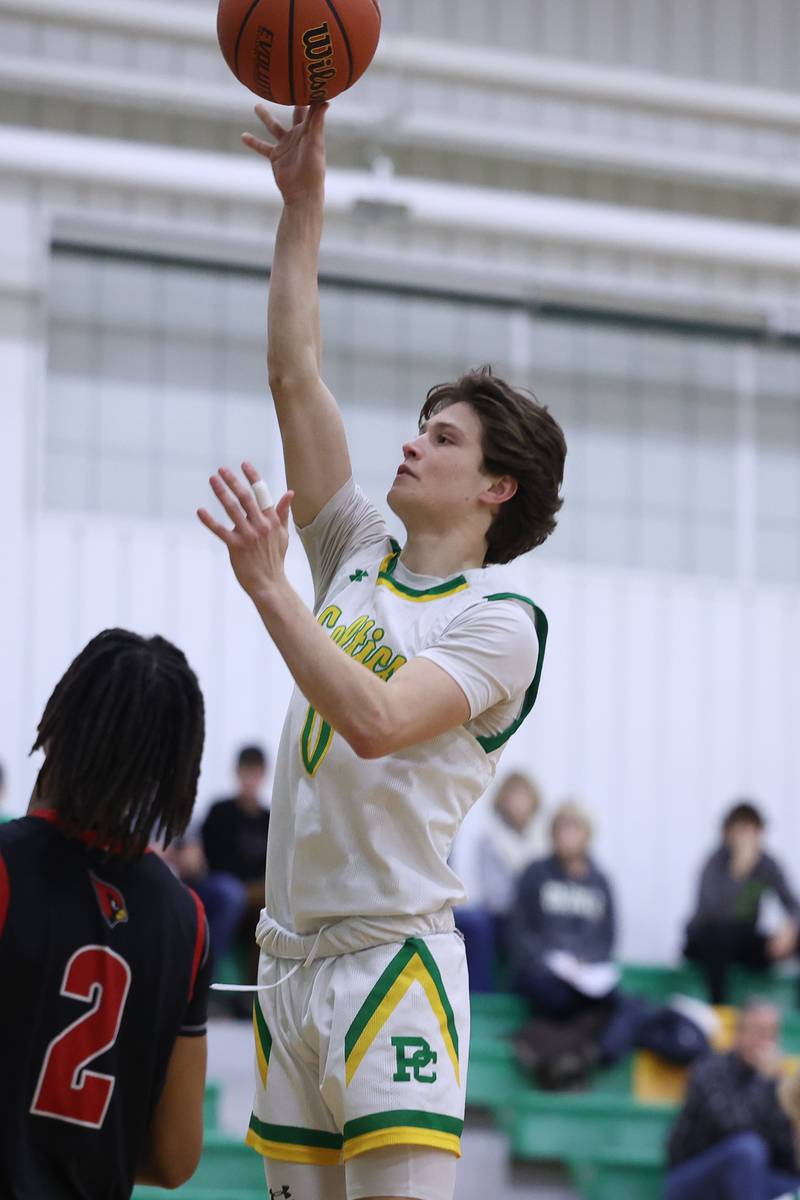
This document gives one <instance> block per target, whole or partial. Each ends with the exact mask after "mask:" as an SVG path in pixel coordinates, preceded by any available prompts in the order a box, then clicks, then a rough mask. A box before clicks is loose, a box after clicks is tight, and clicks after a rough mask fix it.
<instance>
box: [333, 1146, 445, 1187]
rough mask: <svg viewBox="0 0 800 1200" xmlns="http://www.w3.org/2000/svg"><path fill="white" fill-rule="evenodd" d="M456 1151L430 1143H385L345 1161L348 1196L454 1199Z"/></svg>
mask: <svg viewBox="0 0 800 1200" xmlns="http://www.w3.org/2000/svg"><path fill="white" fill-rule="evenodd" d="M457 1162H458V1159H457V1158H456V1156H455V1154H449V1153H448V1152H447V1151H446V1150H433V1149H429V1148H428V1147H427V1146H382V1147H381V1149H379V1150H369V1151H368V1152H367V1153H366V1154H359V1155H358V1156H357V1157H356V1158H351V1159H350V1161H349V1162H348V1163H346V1165H345V1173H346V1177H347V1200H371V1198H372V1197H373V1196H393V1197H394V1196H398V1197H400V1196H403V1197H410V1198H412V1200H453V1193H454V1192H455V1187H456V1164H457Z"/></svg>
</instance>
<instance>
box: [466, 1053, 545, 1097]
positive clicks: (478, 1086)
mask: <svg viewBox="0 0 800 1200" xmlns="http://www.w3.org/2000/svg"><path fill="white" fill-rule="evenodd" d="M525 1087H530V1080H529V1078H528V1076H527V1073H526V1072H525V1071H523V1070H522V1068H521V1067H520V1066H518V1065H517V1060H516V1056H515V1054H514V1047H513V1046H512V1045H511V1043H510V1042H508V1041H504V1040H503V1039H502V1038H492V1037H488V1038H487V1037H473V1038H472V1039H471V1041H470V1049H469V1071H468V1072H467V1104H470V1105H472V1106H473V1107H478V1108H493V1107H494V1106H495V1105H497V1104H498V1103H499V1102H502V1101H505V1102H507V1101H508V1098H509V1096H512V1095H514V1094H516V1092H518V1091H520V1090H522V1089H523V1088H525Z"/></svg>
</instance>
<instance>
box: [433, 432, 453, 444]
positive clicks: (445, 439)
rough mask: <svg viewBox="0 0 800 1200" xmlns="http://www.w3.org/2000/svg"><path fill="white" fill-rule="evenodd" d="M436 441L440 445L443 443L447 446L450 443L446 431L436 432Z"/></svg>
mask: <svg viewBox="0 0 800 1200" xmlns="http://www.w3.org/2000/svg"><path fill="white" fill-rule="evenodd" d="M436 441H437V442H438V443H439V445H440V446H443V445H445V446H449V445H450V438H449V437H448V436H447V434H446V433H437V435H436Z"/></svg>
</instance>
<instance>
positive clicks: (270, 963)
mask: <svg viewBox="0 0 800 1200" xmlns="http://www.w3.org/2000/svg"><path fill="white" fill-rule="evenodd" d="M291 967H292V964H291V962H290V961H288V960H286V959H278V958H272V957H271V956H269V955H267V954H265V953H263V951H262V954H261V961H260V965H259V978H258V982H259V984H260V985H262V986H263V985H264V984H274V983H276V982H277V981H278V980H279V979H280V978H281V977H282V976H285V975H287V974H288V972H289V971H290V970H291ZM253 1025H254V1032H255V1042H256V1094H255V1103H254V1106H253V1116H252V1119H251V1121H250V1128H249V1131H248V1135H247V1142H248V1144H249V1145H250V1146H252V1147H253V1148H254V1149H255V1150H257V1151H258V1152H259V1153H260V1154H263V1155H264V1156H265V1157H266V1158H272V1159H279V1160H282V1161H284V1162H295V1163H320V1164H337V1163H342V1162H346V1161H347V1160H349V1159H351V1158H354V1157H355V1156H356V1155H359V1154H364V1153H365V1152H366V1151H369V1150H373V1149H375V1148H377V1147H379V1146H401V1145H402V1146H431V1147H435V1148H437V1149H440V1150H445V1151H449V1152H451V1153H452V1154H455V1155H456V1156H460V1154H461V1131H462V1129H463V1125H464V1101H465V1089H466V1076H467V1056H468V1048H469V990H468V985H467V966H466V958H465V954H464V943H463V942H462V940H461V938H460V936H459V935H458V934H457V933H441V934H433V935H431V936H429V937H424V938H422V937H420V938H414V937H412V938H408V939H407V940H406V941H405V942H403V943H393V944H391V945H384V946H373V947H370V948H368V949H366V950H359V951H357V952H355V953H352V954H343V955H340V956H337V957H334V958H324V959H320V960H319V961H317V962H313V963H312V964H311V965H310V966H302V967H300V968H299V970H297V971H296V972H295V973H294V974H293V975H292V976H291V978H287V979H285V982H283V983H281V984H280V986H278V987H273V988H271V989H270V990H268V991H261V992H259V993H258V994H257V996H256V1000H255V1004H254V1010H253Z"/></svg>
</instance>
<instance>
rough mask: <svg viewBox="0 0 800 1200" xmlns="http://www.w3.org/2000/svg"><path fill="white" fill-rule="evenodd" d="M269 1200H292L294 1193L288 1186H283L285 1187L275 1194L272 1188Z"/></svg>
mask: <svg viewBox="0 0 800 1200" xmlns="http://www.w3.org/2000/svg"><path fill="white" fill-rule="evenodd" d="M269 1200H292V1193H291V1192H290V1190H289V1188H288V1187H287V1186H286V1184H284V1185H283V1187H282V1188H281V1190H280V1191H279V1192H274V1191H273V1190H272V1188H270V1189H269Z"/></svg>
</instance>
